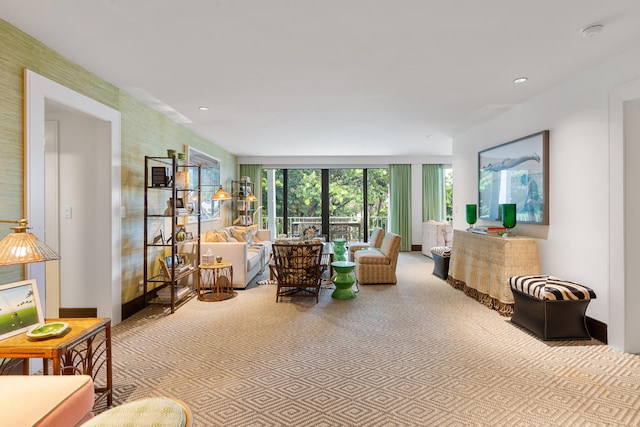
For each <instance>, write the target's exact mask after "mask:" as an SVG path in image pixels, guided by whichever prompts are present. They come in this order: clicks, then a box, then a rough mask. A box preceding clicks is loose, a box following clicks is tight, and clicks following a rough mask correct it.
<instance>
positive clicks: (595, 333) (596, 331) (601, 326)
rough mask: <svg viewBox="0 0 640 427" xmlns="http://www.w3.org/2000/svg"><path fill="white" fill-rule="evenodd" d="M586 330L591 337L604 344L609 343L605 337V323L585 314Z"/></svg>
mask: <svg viewBox="0 0 640 427" xmlns="http://www.w3.org/2000/svg"><path fill="white" fill-rule="evenodd" d="M586 320H587V330H588V331H589V334H590V335H591V337H592V338H595V339H597V340H598V341H602V342H603V343H605V344H609V341H608V339H607V324H606V323H603V322H601V321H599V320H596V319H593V318H591V317H589V316H586Z"/></svg>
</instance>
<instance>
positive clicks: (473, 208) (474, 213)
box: [467, 205, 478, 231]
mask: <svg viewBox="0 0 640 427" xmlns="http://www.w3.org/2000/svg"><path fill="white" fill-rule="evenodd" d="M477 220H478V207H477V205H467V224H469V228H468V229H467V231H471V229H473V224H475V223H476V221H477Z"/></svg>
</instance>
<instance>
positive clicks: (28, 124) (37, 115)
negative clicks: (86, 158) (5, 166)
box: [24, 69, 122, 325]
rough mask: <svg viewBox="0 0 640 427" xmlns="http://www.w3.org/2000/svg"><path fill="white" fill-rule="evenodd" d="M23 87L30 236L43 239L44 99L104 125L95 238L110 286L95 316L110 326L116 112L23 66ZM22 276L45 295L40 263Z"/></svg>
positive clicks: (116, 228) (117, 177)
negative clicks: (104, 181)
mask: <svg viewBox="0 0 640 427" xmlns="http://www.w3.org/2000/svg"><path fill="white" fill-rule="evenodd" d="M24 87H25V126H24V153H25V156H24V158H25V174H24V176H25V184H24V188H25V213H26V218H27V219H28V220H29V224H30V226H31V227H32V228H33V232H34V234H35V235H37V236H41V237H42V236H44V241H45V242H46V228H45V179H46V177H45V173H44V171H45V167H44V165H45V157H44V154H45V145H44V142H45V139H44V135H45V130H44V127H45V100H47V99H48V100H52V101H55V102H57V103H59V104H62V105H65V106H68V107H69V108H72V109H74V110H78V111H80V112H83V113H86V114H88V115H90V116H93V117H95V118H98V119H100V120H104V121H105V122H108V123H109V124H110V130H111V135H110V140H111V157H110V158H108V159H105V160H106V161H108V162H110V163H109V171H110V177H109V180H110V186H111V192H110V197H111V199H110V208H111V212H110V218H111V221H110V224H106V225H105V227H103V229H102V230H101V233H102V235H101V236H102V237H103V239H104V240H103V241H104V242H105V244H107V245H110V246H111V248H110V259H109V260H105V262H109V265H110V266H111V268H110V273H111V274H110V275H111V277H110V278H109V283H111V286H110V288H109V289H104V292H105V298H101V301H104V302H102V303H101V304H100V305H99V306H98V316H99V317H109V318H111V322H112V325H116V324H118V323H120V321H121V320H122V292H121V274H122V273H121V272H122V268H121V265H122V259H121V258H122V255H121V244H122V242H121V209H122V208H121V160H120V159H121V156H120V153H121V148H120V140H121V123H120V120H121V115H120V112H119V111H117V110H114V109H113V108H111V107H108V106H106V105H104V104H102V103H100V102H98V101H95V100H93V99H91V98H88V97H86V96H84V95H82V94H80V93H78V92H75V91H74V90H72V89H69V88H67V87H65V86H62V85H61V84H59V83H56V82H54V81H52V80H50V79H48V78H46V77H44V76H41V75H39V74H37V73H35V72H33V71H31V70H28V69H25V70H24ZM53 232H54V233H56V232H57V230H54V231H53ZM96 238H98V237H97V236H96ZM27 275H28V277H30V278H34V279H36V282H37V283H38V288H39V289H38V290H39V292H41V293H42V294H43V295H45V298H46V278H45V265H44V263H37V264H29V265H28V266H27Z"/></svg>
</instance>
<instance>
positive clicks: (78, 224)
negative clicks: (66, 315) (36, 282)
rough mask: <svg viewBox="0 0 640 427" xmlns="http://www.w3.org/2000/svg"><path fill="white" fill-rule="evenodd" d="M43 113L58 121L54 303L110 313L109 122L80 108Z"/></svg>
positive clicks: (101, 313)
mask: <svg viewBox="0 0 640 427" xmlns="http://www.w3.org/2000/svg"><path fill="white" fill-rule="evenodd" d="M46 118H47V120H56V121H58V123H59V144H58V154H59V157H58V159H59V209H60V212H59V218H60V228H59V236H60V253H61V255H62V256H61V260H60V272H61V274H60V283H61V289H60V307H64V308H81V307H97V308H98V309H99V310H98V313H99V315H100V316H106V317H111V307H110V304H109V301H110V300H111V296H110V292H108V291H109V289H110V287H111V283H110V277H111V275H110V269H111V265H109V262H108V260H109V258H110V257H109V253H110V251H111V247H110V245H109V244H108V242H109V239H110V236H109V234H108V233H107V234H105V230H108V227H106V224H109V222H110V221H111V208H110V206H111V200H110V197H109V192H110V180H109V178H110V172H109V165H108V163H105V162H104V161H103V159H105V158H110V153H111V147H110V129H109V124H108V123H107V122H105V121H102V120H98V119H95V118H93V117H90V116H88V115H84V114H80V113H54V114H51V113H48V114H47V117H46ZM67 210H68V211H69V212H70V214H71V217H65V211H67ZM105 243H107V244H105Z"/></svg>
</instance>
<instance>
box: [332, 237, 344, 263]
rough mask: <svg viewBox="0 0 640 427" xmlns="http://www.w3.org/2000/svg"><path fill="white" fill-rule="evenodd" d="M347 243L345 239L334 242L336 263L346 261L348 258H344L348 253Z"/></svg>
mask: <svg viewBox="0 0 640 427" xmlns="http://www.w3.org/2000/svg"><path fill="white" fill-rule="evenodd" d="M346 243H347V241H346V240H345V239H334V240H333V252H334V253H335V260H336V261H346V260H347V258H346V257H345V256H344V253H345V252H347V248H345V246H344V245H345V244H346Z"/></svg>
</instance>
